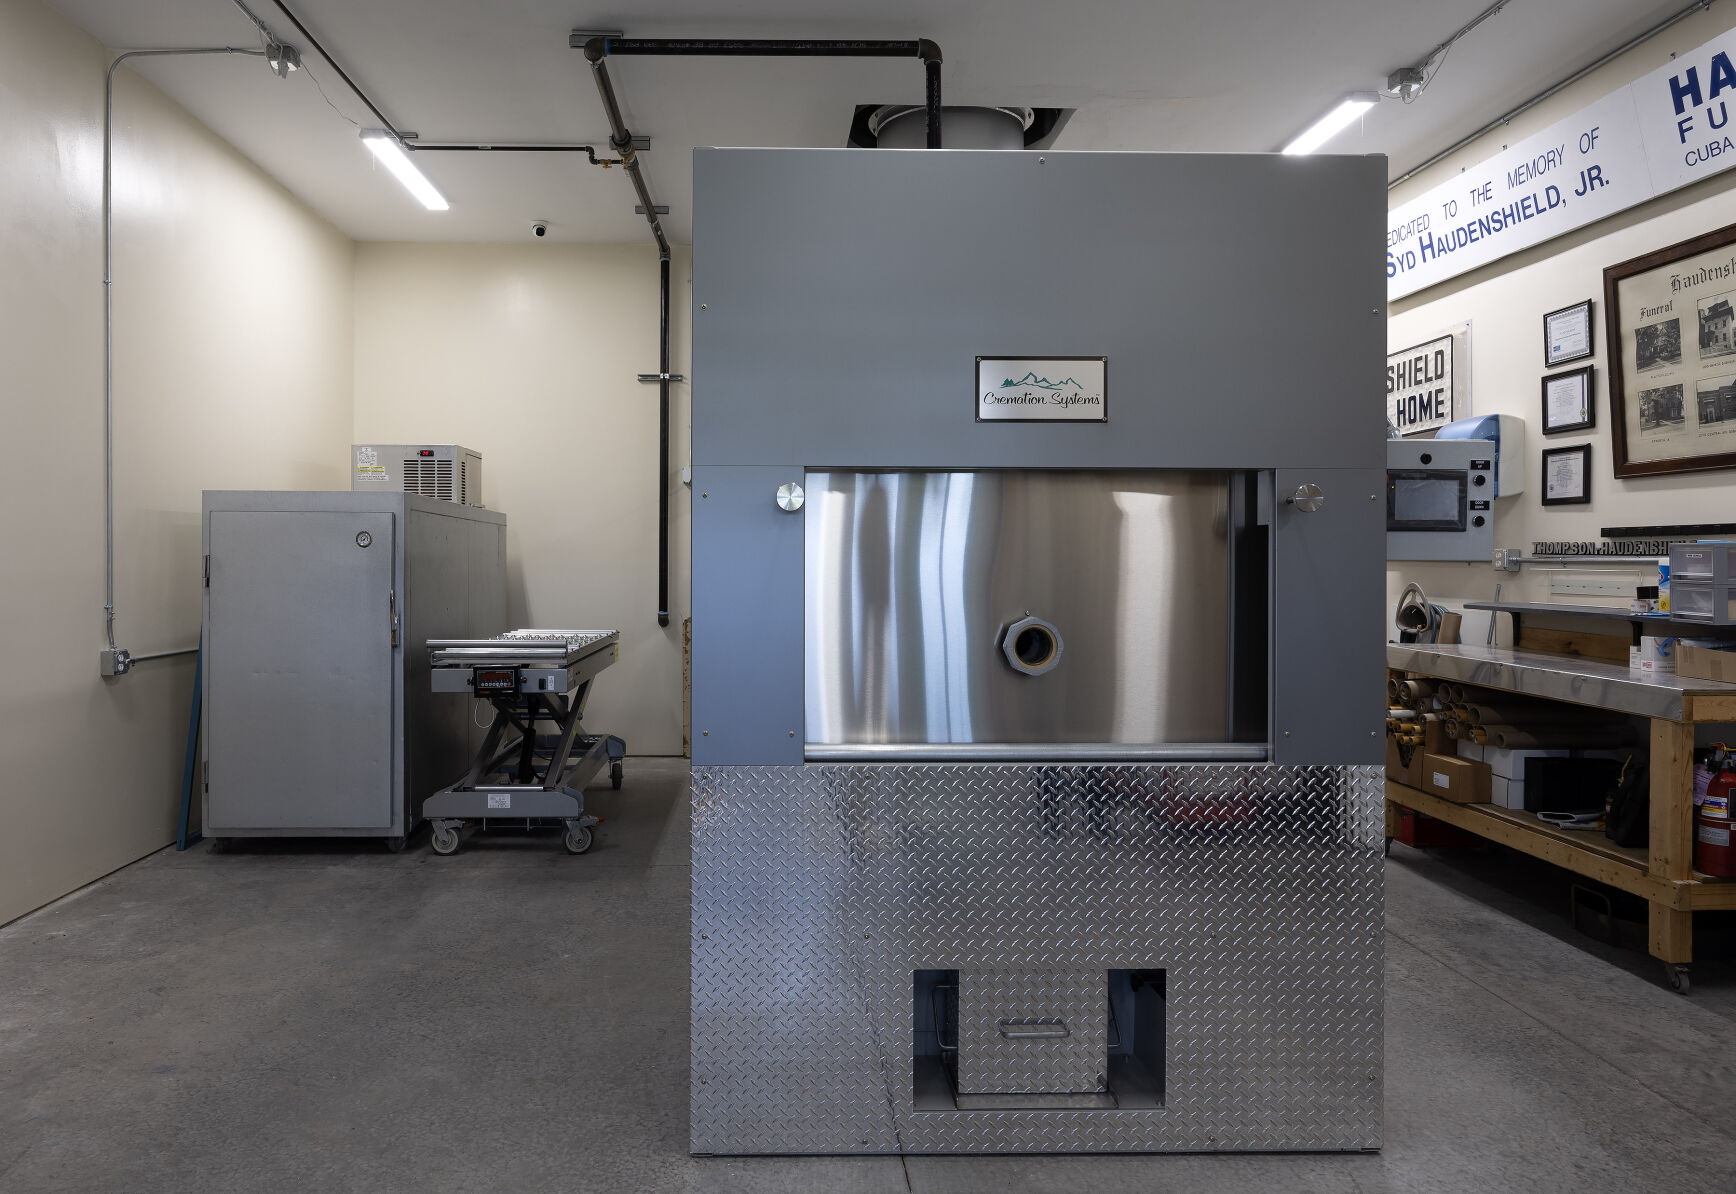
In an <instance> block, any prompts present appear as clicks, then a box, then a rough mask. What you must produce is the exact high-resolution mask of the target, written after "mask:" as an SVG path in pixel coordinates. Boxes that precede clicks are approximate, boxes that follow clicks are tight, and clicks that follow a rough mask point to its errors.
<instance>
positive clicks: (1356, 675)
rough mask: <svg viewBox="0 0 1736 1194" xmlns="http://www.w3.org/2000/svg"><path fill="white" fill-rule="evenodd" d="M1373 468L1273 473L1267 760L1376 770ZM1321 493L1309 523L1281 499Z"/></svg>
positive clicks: (1379, 569)
mask: <svg viewBox="0 0 1736 1194" xmlns="http://www.w3.org/2000/svg"><path fill="white" fill-rule="evenodd" d="M1385 479H1386V478H1385V473H1384V471H1383V470H1382V469H1379V468H1368V469H1313V468H1306V469H1304V468H1283V469H1278V470H1277V478H1276V480H1277V500H1276V501H1275V502H1274V511H1273V527H1274V531H1275V536H1274V538H1275V541H1276V548H1275V551H1274V559H1273V564H1272V572H1273V577H1272V727H1273V738H1272V758H1273V761H1274V762H1278V763H1293V764H1334V765H1342V764H1351V763H1378V762H1380V761H1381V760H1382V757H1383V751H1384V750H1385V746H1384V745H1383V741H1382V738H1381V734H1380V731H1381V727H1382V725H1383V724H1384V719H1385V716H1386V686H1385V685H1386V680H1385V670H1384V668H1383V666H1382V661H1381V651H1380V642H1379V633H1380V627H1381V625H1382V624H1383V623H1384V621H1385V614H1384V610H1385V604H1386V579H1385V578H1386V560H1385V559H1384V558H1383V556H1382V552H1381V550H1380V543H1381V537H1382V535H1384V534H1385V527H1386V504H1385V503H1384V502H1383V501H1382V500H1381V493H1382V487H1383V485H1384V484H1385ZM1309 483H1312V484H1316V485H1319V486H1320V488H1321V489H1322V490H1324V491H1325V494H1326V504H1325V505H1324V506H1322V507H1321V508H1320V509H1319V510H1316V511H1315V512H1313V513H1312V514H1310V513H1306V512H1304V511H1303V510H1301V509H1300V508H1298V507H1297V506H1294V505H1291V504H1288V503H1287V502H1286V501H1285V500H1284V499H1285V498H1286V497H1287V496H1288V495H1290V494H1293V493H1294V492H1295V491H1296V489H1297V487H1298V486H1301V485H1303V484H1309Z"/></svg>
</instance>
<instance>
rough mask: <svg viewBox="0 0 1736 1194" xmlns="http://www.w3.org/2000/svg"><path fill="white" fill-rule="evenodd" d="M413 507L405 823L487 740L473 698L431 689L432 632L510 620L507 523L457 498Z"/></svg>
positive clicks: (460, 632)
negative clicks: (457, 509)
mask: <svg viewBox="0 0 1736 1194" xmlns="http://www.w3.org/2000/svg"><path fill="white" fill-rule="evenodd" d="M433 504H434V505H435V506H436V507H438V509H435V510H424V509H412V510H411V511H410V514H409V519H408V523H409V528H408V533H407V534H406V536H405V542H404V578H405V583H404V593H403V597H402V602H403V609H404V633H403V638H402V642H403V645H404V651H403V670H404V680H403V682H404V777H403V778H404V783H403V788H402V791H403V793H404V799H405V805H406V807H405V808H404V809H403V813H402V818H401V820H402V824H404V825H406V826H409V825H414V824H415V822H416V821H417V820H418V819H420V817H421V809H422V801H423V800H425V799H426V798H427V797H428V796H429V795H430V794H431V793H433V792H436V791H438V790H439V789H441V788H443V787H445V786H446V785H447V784H449V783H451V782H452V781H453V780H455V779H457V778H458V777H459V776H460V775H463V774H464V772H465V769H466V768H468V767H469V766H470V760H471V758H472V757H473V756H474V755H475V753H476V750H477V748H478V747H479V746H480V745H481V744H482V736H483V734H484V733H485V731H484V730H483V729H481V728H480V727H478V726H477V724H476V722H475V720H474V717H473V713H472V709H471V702H469V701H465V700H456V699H454V698H452V697H450V696H447V695H444V694H439V693H436V692H434V691H433V685H432V683H431V681H430V679H429V674H428V673H429V664H428V652H427V651H426V650H423V649H422V644H423V643H426V642H427V641H428V640H429V639H431V638H441V637H454V638H457V637H465V638H483V637H486V636H488V635H491V634H499V633H501V632H502V631H504V630H506V629H507V626H506V569H505V566H504V564H505V560H504V554H505V541H506V528H505V527H504V526H503V525H501V524H499V523H493V522H477V521H474V520H472V519H468V518H464V517H454V516H453V515H452V514H451V513H450V511H451V510H452V509H453V507H454V503H452V502H445V501H437V502H434V503H433Z"/></svg>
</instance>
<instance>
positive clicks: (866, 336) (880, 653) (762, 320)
mask: <svg viewBox="0 0 1736 1194" xmlns="http://www.w3.org/2000/svg"><path fill="white" fill-rule="evenodd" d="M1385 179H1386V166H1385V162H1384V160H1383V159H1381V158H1378V157H1307V158H1289V157H1278V156H1251V155H1234V154H1200V155H1180V154H1176V155H1170V154H1143V153H1055V152H1046V153H1044V154H1041V155H1039V154H1036V153H1030V152H1017V151H1013V152H973V151H944V152H934V151H908V152H906V151H896V150H876V151H860V150H844V151H833V150H700V151H698V152H697V153H696V155H695V163H694V219H695V224H694V265H693V301H694V312H693V319H694V324H693V326H694V376H695V378H696V381H695V384H694V402H693V423H692V435H693V440H692V455H693V498H694V516H693V705H692V708H693V729H694V736H693V935H692V1088H691V1093H692V1142H691V1145H692V1149H693V1151H694V1152H696V1153H859V1152H890V1153H896V1152H905V1153H945V1152H1010V1151H1045V1152H1090V1151H1164V1150H1295V1149H1318V1150H1344V1149H1366V1148H1373V1147H1378V1146H1379V1144H1380V1142H1381V1097H1382V1095H1381V1090H1382V1071H1381V1043H1382V1042H1381V1000H1382V975H1381V967H1382V933H1381V857H1380V856H1381V844H1382V783H1381V770H1380V766H1379V764H1380V762H1381V759H1382V754H1381V748H1382V743H1381V739H1380V737H1379V734H1380V728H1381V717H1382V711H1383V706H1382V705H1381V704H1380V701H1381V696H1382V661H1381V655H1380V651H1381V643H1380V635H1379V633H1378V627H1379V626H1380V625H1381V622H1382V615H1383V611H1382V593H1383V584H1382V569H1383V562H1382V560H1383V555H1384V552H1383V551H1382V537H1383V534H1384V530H1385V526H1384V510H1385V507H1384V503H1383V502H1382V500H1381V495H1382V492H1383V465H1384V457H1383V450H1384V449H1383V439H1382V434H1381V423H1380V419H1379V417H1378V415H1377V413H1376V411H1377V407H1378V405H1379V403H1380V400H1381V398H1380V395H1381V392H1382V383H1381V369H1382V363H1383V354H1384V351H1385V339H1384V336H1385V320H1384V314H1385V306H1384V278H1383V274H1382V256H1381V243H1382V242H1381V229H1382V227H1383V224H1382V219H1383V217H1384V213H1385Z"/></svg>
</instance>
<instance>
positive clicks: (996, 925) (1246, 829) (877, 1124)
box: [692, 764, 1383, 1153]
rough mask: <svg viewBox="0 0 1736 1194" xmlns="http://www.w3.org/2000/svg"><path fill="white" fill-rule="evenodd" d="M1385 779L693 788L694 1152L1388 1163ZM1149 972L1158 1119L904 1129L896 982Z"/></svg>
mask: <svg viewBox="0 0 1736 1194" xmlns="http://www.w3.org/2000/svg"><path fill="white" fill-rule="evenodd" d="M1382 787H1383V785H1382V769H1381V768H1379V767H1276V766H1254V767H1242V766H1210V765H1201V766H1161V767H1160V766H1071V767H1039V766H950V765H938V764H937V765H928V766H872V765H852V766H825V767H784V768H748V767H712V768H695V769H694V772H693V976H692V977H693V1037H692V1040H693V1046H692V1047H693V1079H692V1081H693V1086H692V1100H693V1104H692V1111H693V1119H692V1131H693V1135H692V1148H693V1151H694V1152H696V1153H870V1152H872V1153H897V1152H904V1153H972V1152H1169V1151H1265V1150H1350V1149H1366V1148H1378V1147H1379V1146H1380V1143H1381V1098H1382V1076H1381V1061H1382V1058H1381V1049H1382V1040H1381V1031H1382V1021H1381V1014H1382V965H1383V938H1382V920H1381V917H1382V909H1381V874H1382V869H1381V837H1382V832H1383V822H1382V808H1381V800H1382ZM1111 968H1150V969H1162V970H1164V971H1166V973H1167V1005H1166V1010H1165V1020H1166V1050H1165V1053H1166V1089H1165V1092H1164V1105H1163V1106H1162V1107H1159V1108H1156V1109H1142V1110H1133V1109H1117V1110H1106V1109H1091V1110H950V1109H949V1110H933V1111H930V1110H921V1111H919V1110H916V1109H915V1107H914V1105H913V1093H912V1082H913V1077H912V1056H913V1041H912V1020H911V1016H912V1011H911V998H912V996H911V990H912V987H911V983H912V973H913V972H914V971H916V970H931V969H957V970H961V971H993V970H1011V971H1022V972H1032V971H1044V970H1053V971H1055V972H1068V971H1071V972H1077V971H1106V970H1108V969H1111Z"/></svg>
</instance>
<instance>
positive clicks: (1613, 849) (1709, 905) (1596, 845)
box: [1386, 779, 1736, 911]
mask: <svg viewBox="0 0 1736 1194" xmlns="http://www.w3.org/2000/svg"><path fill="white" fill-rule="evenodd" d="M1386 798H1387V801H1388V802H1389V803H1392V804H1396V805H1398V806H1399V807H1401V808H1408V809H1410V810H1412V811H1413V812H1419V813H1424V814H1426V815H1428V816H1431V817H1433V818H1435V820H1437V821H1445V822H1446V823H1447V824H1449V825H1454V826H1457V827H1458V828H1460V829H1463V830H1465V831H1466V832H1468V833H1474V834H1476V835H1477V836H1478V837H1481V838H1487V839H1488V840H1489V841H1492V842H1499V843H1500V844H1501V845H1503V846H1510V847H1512V848H1513V849H1515V850H1518V851H1520V852H1521V853H1524V854H1529V855H1531V856H1532V857H1533V858H1541V859H1543V860H1544V861H1545V862H1552V863H1554V864H1555V865H1556V866H1558V867H1562V868H1563V869H1565V870H1569V871H1572V872H1573V873H1574V874H1576V875H1584V876H1585V877H1586V878H1588V879H1596V880H1597V881H1598V882H1599V883H1607V884H1609V885H1610V886H1611V887H1616V888H1620V889H1621V890H1622V891H1626V892H1631V893H1633V894H1634V895H1637V896H1642V897H1644V898H1645V899H1648V900H1652V901H1655V902H1658V903H1662V904H1665V905H1667V906H1669V907H1671V908H1676V909H1680V910H1684V911H1695V910H1702V909H1704V910H1710V909H1732V908H1736V882H1732V881H1730V880H1727V879H1718V878H1714V877H1713V876H1711V875H1702V874H1700V873H1699V872H1694V874H1693V875H1692V877H1690V878H1688V879H1676V880H1671V879H1659V878H1654V877H1653V876H1652V875H1651V874H1650V873H1649V867H1650V858H1649V856H1648V853H1647V851H1645V850H1640V849H1633V848H1630V847H1627V846H1618V845H1616V844H1615V843H1614V842H1612V841H1610V840H1609V839H1608V838H1606V837H1604V836H1603V832H1602V831H1601V830H1584V829H1580V830H1574V829H1561V828H1558V827H1557V826H1554V825H1551V824H1549V823H1548V822H1547V821H1540V820H1538V819H1537V815H1536V814H1535V813H1526V812H1520V811H1518V810H1516V809H1509V808H1502V807H1500V806H1499V805H1494V804H1455V803H1454V802H1453V801H1451V800H1443V799H1441V798H1440V797H1439V796H1436V795H1434V794H1433V793H1431V792H1425V791H1423V790H1422V789H1420V788H1413V787H1410V786H1408V785H1406V784H1401V783H1399V782H1398V781H1396V780H1390V779H1389V780H1387V781H1386Z"/></svg>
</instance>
